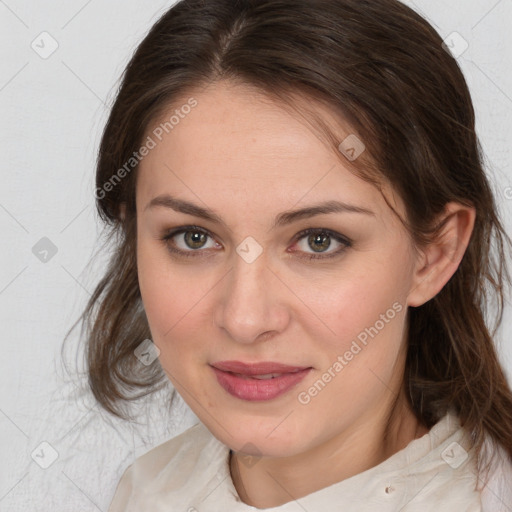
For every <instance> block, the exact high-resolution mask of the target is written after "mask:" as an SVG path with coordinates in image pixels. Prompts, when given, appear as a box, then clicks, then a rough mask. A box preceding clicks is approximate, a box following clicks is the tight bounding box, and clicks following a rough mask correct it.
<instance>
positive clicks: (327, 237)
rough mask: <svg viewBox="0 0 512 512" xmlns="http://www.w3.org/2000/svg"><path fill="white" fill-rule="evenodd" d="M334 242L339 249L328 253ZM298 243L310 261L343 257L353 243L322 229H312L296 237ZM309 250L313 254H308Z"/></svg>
mask: <svg viewBox="0 0 512 512" xmlns="http://www.w3.org/2000/svg"><path fill="white" fill-rule="evenodd" d="M333 240H334V242H335V246H336V244H337V246H338V248H337V249H336V250H334V251H330V252H327V251H328V249H330V248H331V246H332V245H333V243H332V242H333ZM296 241H299V243H298V244H297V245H298V246H299V247H300V248H301V252H304V253H305V254H306V256H303V257H304V258H306V259H310V260H312V259H326V258H333V257H335V256H339V255H341V253H343V252H344V251H345V250H346V249H347V248H348V247H351V246H352V241H351V240H349V239H348V238H345V237H343V236H342V235H340V234H339V233H336V232H335V231H331V230H329V229H320V228H310V229H306V230H304V231H301V232H300V233H299V234H298V235H297V236H296ZM308 249H312V251H313V252H308ZM293 252H295V251H293Z"/></svg>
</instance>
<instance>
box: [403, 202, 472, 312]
mask: <svg viewBox="0 0 512 512" xmlns="http://www.w3.org/2000/svg"><path fill="white" fill-rule="evenodd" d="M475 216H476V212H475V209H474V208H473V207H468V206H465V205H462V204H459V203H448V204H447V205H446V207H445V211H444V213H443V216H442V218H441V219H440V221H444V225H443V227H442V228H441V230H440V232H439V235H438V237H437V240H435V241H433V242H432V243H430V244H429V245H428V246H426V247H425V248H423V249H422V251H421V257H420V258H419V259H418V264H417V269H416V271H415V274H414V279H413V283H412V286H411V291H410V292H409V295H408V298H407V304H408V305H409V306H413V307H417V306H421V305H422V304H424V303H425V302H428V301H429V300H430V299H432V298H433V297H435V296H436V295H437V294H438V293H439V292H440V291H441V290H442V289H443V287H444V286H445V285H446V283H447V282H448V281H449V280H450V278H451V277H452V276H453V274H455V272H456V271H457V269H458V267H459V265H460V262H461V260H462V258H463V256H464V253H465V252H466V249H467V246H468V244H469V240H470V238H471V233H472V232H473V227H474V224H475Z"/></svg>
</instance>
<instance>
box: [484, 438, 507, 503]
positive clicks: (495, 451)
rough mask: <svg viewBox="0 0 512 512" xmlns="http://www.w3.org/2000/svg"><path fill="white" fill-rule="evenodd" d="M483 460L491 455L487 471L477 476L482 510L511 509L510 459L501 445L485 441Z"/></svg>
mask: <svg viewBox="0 0 512 512" xmlns="http://www.w3.org/2000/svg"><path fill="white" fill-rule="evenodd" d="M484 446H485V450H484V454H485V455H484V461H485V462H487V461H488V460H489V458H490V457H491V456H492V457H494V458H493V463H492V465H491V466H490V468H489V473H488V474H484V475H482V476H481V477H480V478H479V483H480V486H481V487H482V490H481V499H482V511H483V512H494V511H497V510H512V460H511V459H510V457H509V456H508V454H507V452H506V451H505V450H504V448H503V447H502V446H495V445H493V444H492V443H491V441H490V440H489V438H487V439H486V441H485V445H484Z"/></svg>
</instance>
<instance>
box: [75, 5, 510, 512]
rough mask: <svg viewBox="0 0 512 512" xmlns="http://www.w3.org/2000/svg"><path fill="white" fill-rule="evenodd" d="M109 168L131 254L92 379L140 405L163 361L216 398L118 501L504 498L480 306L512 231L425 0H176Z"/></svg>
mask: <svg viewBox="0 0 512 512" xmlns="http://www.w3.org/2000/svg"><path fill="white" fill-rule="evenodd" d="M96 186H97V189H96V196H97V198H98V210H99V212H100V215H101V217H102V218H103V219H104V220H105V221H106V222H107V223H108V224H109V225H110V226H111V227H112V234H113V235H116V239H115V243H116V253H115V254H114V255H113V257H112V260H111V263H110V266H109V268H108V270H107V272H106V274H105V277H104V278H103V280H102V281H101V283H100V284H99V285H98V288H97V289H96V292H95V294H94V295H93V297H92V299H91V301H90V303H89V305H88V308H87V310H86V311H85V314H84V320H86V322H87V323H86V325H88V327H89V330H88V361H89V373H90V383H91V388H92V390H93V392H94V394H95V396H96V398H97V399H98V401H99V402H100V403H101V404H102V405H103V406H104V407H105V408H106V409H107V410H109V411H110V412H112V413H114V414H117V415H123V413H122V412H121V409H120V407H121V406H120V404H121V403H122V402H123V401H127V400H129V398H131V397H132V394H133V390H134V389H137V388H140V389H142V391H141V393H140V394H145V393H149V392H150V391H152V390H154V389H156V388H158V386H161V385H162V384H163V383H165V382H167V379H169V380H170V381H171V382H172V384H173V386H174V387H175V389H176V390H177V391H178V392H179V393H180V395H181V396H182V397H183V398H184V400H185V401H186V402H187V403H188V405H189V406H190V408H191V409H192V410H193V411H194V413H195V414H196V415H197V416H198V418H199V419H200V420H201V423H199V424H197V425H195V426H194V427H192V428H190V429H189V430H187V431H185V432H184V433H182V434H181V435H179V436H177V437H175V438H173V439H171V440H169V441H168V442H166V443H164V444H162V445H160V446H157V447H156V448H154V449H153V450H151V451H150V452H148V453H147V454H145V455H143V456H141V457H139V458H138V459H137V460H136V461H135V462H134V464H132V466H130V467H129V468H128V469H127V470H126V472H125V474H124V475H123V477H122V479H121V481H120V483H119V485H118V488H117V491H116V494H115V496H114V499H113V501H112V505H111V507H110V510H111V512H118V511H131V510H152V511H156V510H158V511H160V510H161V511H164V510H166V511H174V510H198V511H203V510H204V511H206V510H207V511H217V510H219V511H226V510H233V511H244V510H254V509H255V508H256V509H267V510H276V511H278V510H279V511H283V512H284V511H292V510H309V511H313V510H322V511H326V510H344V509H347V510H375V509H378V510H384V511H386V510H390V511H391V510H393V511H395V510H405V511H412V510H422V511H425V510H437V511H439V510H452V509H453V507H454V506H457V507H458V508H459V509H460V510H467V511H479V510H485V511H494V510H508V509H511V510H512V496H511V490H510V487H511V484H510V482H512V469H511V468H512V394H511V390H510V387H509V385H508V383H507V381H506V378H505V376H504V373H503V370H502V368H501V366H500V364H499V361H498V358H497V355H496V351H495V348H494V345H493V341H492V336H491V334H490V333H489V330H488V328H487V326H486V323H485V321H484V314H485V310H486V305H487V303H488V301H489V300H490V298H489V294H488V287H489V285H491V290H492V291H494V292H495V293H496V297H497V298H498V306H499V307H498V313H499V317H498V321H497V322H496V324H497V325H499V321H500V320H501V310H502V304H503V297H504V290H503V286H504V284H506V282H507V279H508V278H509V275H508V271H507V267H506V264H505V247H506V244H510V239H509V238H508V236H507V235H506V233H505V232H504V230H503V228H502V225H501V223H500V220H499V217H498V215H497V211H496V205H495V202H494V198H493V195H492V193H491V188H490V185H489V183H488V181H487V178H486V176H485V173H484V170H483V168H482V163H481V155H480V152H479V147H478V140H477V137H476V134H475V119H474V111H473V106H472V102H471V97H470V93H469V91H468V88H467V85H466V82H465V80H464V77H463V75H462V73H461V71H460V69H459V67H458V65H457V63H456V62H455V60H454V58H453V56H452V55H451V54H449V53H448V51H447V48H446V45H443V42H442V40H441V39H440V37H439V35H438V34H437V33H436V32H435V30H434V29H433V28H432V27H431V26H430V25H429V24H428V23H427V22H426V21H425V20H423V19H422V18H421V17H420V16H418V15H417V14H416V13H415V12H413V11H412V10H411V9H409V8H408V7H406V6H404V5H402V4H401V3H399V2H398V1H396V0H372V1H371V2H367V1H361V0H317V1H308V2H306V1H297V0H272V1H261V0H260V1H255V0H237V1H234V0H183V1H181V2H179V3H178V4H176V5H175V6H174V7H172V8H171V9H170V10H169V11H168V12H167V13H166V14H164V16H162V18H161V19H160V20H159V21H158V22H157V23H156V24H155V26H154V27H153V28H152V29H151V31H150V33H149V34H148V35H147V37H146V38H145V39H144V41H143V42H142V44H141V45H140V46H139V48H138V49H137V51H136V53H135V55H134V56H133V58H132V60H131V62H130V63H129V65H128V67H127V69H126V72H125V74H124V77H123V81H122V84H121V87H120V90H119V93H118V95H117V98H116V101H115V104H114V106H113V108H112V112H111V114H110V118H109V120H108V122H107V126H106V129H105V132H104V134H103V138H102V142H101V147H100V152H99V160H98V168H97V176H96ZM492 243H494V244H495V245H496V248H497V254H496V255H495V256H493V255H492V254H491V244H492ZM497 325H496V327H497ZM494 332H495V331H494ZM494 332H493V333H494ZM150 340H152V341H150ZM157 356H158V359H155V358H156V357H157Z"/></svg>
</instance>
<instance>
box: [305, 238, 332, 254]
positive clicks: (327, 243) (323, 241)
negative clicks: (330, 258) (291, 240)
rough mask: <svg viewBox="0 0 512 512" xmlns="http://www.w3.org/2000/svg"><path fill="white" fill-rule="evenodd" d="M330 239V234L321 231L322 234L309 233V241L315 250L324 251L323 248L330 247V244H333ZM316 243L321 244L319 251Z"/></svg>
mask: <svg viewBox="0 0 512 512" xmlns="http://www.w3.org/2000/svg"><path fill="white" fill-rule="evenodd" d="M329 239H330V237H329V235H327V234H325V233H320V234H313V235H309V239H308V242H309V244H310V246H311V248H312V249H313V250H314V251H315V252H323V250H325V249H328V248H329V246H330V245H331V243H330V241H329ZM314 244H321V247H320V250H319V251H317V250H316V249H315V247H314ZM317 247H318V246H317Z"/></svg>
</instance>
